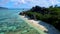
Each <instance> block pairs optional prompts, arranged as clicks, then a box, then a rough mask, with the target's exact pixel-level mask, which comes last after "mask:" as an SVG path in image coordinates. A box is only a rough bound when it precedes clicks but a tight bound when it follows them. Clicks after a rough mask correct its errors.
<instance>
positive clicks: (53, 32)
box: [21, 15, 60, 34]
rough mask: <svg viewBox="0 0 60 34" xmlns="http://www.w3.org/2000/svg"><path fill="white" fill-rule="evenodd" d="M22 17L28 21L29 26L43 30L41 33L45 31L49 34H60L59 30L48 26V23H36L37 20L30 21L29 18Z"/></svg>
mask: <svg viewBox="0 0 60 34" xmlns="http://www.w3.org/2000/svg"><path fill="white" fill-rule="evenodd" d="M21 17H22V18H23V19H24V20H26V21H27V22H29V23H28V24H30V25H31V26H33V27H35V28H36V29H38V31H39V30H41V31H43V32H44V31H45V32H48V34H60V33H59V31H58V30H57V29H55V28H54V27H53V26H51V25H49V24H47V23H44V22H43V23H41V21H35V20H29V19H28V17H26V16H22V15H21Z"/></svg>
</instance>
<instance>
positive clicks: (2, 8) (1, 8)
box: [0, 7, 8, 9]
mask: <svg viewBox="0 0 60 34" xmlns="http://www.w3.org/2000/svg"><path fill="white" fill-rule="evenodd" d="M0 9H8V8H5V7H0Z"/></svg>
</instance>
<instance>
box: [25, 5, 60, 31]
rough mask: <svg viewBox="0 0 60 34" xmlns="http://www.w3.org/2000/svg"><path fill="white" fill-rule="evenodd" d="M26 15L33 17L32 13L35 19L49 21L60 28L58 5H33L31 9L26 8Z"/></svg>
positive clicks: (59, 9) (59, 8)
mask: <svg viewBox="0 0 60 34" xmlns="http://www.w3.org/2000/svg"><path fill="white" fill-rule="evenodd" d="M26 15H27V16H29V17H33V18H34V16H33V15H35V17H36V19H37V20H42V21H44V22H46V23H49V24H51V25H53V26H54V27H56V28H57V29H58V30H60V25H59V24H60V7H58V6H57V5H56V6H55V7H53V6H50V7H49V8H43V7H39V6H36V7H33V9H31V10H28V11H27V12H26Z"/></svg>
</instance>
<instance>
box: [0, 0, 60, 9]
mask: <svg viewBox="0 0 60 34" xmlns="http://www.w3.org/2000/svg"><path fill="white" fill-rule="evenodd" d="M36 5H38V6H41V7H49V6H51V5H53V6H54V5H58V6H60V0H0V7H7V8H31V7H33V6H36Z"/></svg>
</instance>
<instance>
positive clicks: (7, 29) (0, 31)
mask: <svg viewBox="0 0 60 34" xmlns="http://www.w3.org/2000/svg"><path fill="white" fill-rule="evenodd" d="M21 11H23V10H0V34H40V33H39V32H38V31H37V30H36V29H34V28H33V27H31V26H29V25H28V24H27V23H25V21H24V20H22V19H21V18H20V17H19V15H18V14H19V12H21ZM43 33H44V32H43Z"/></svg>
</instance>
